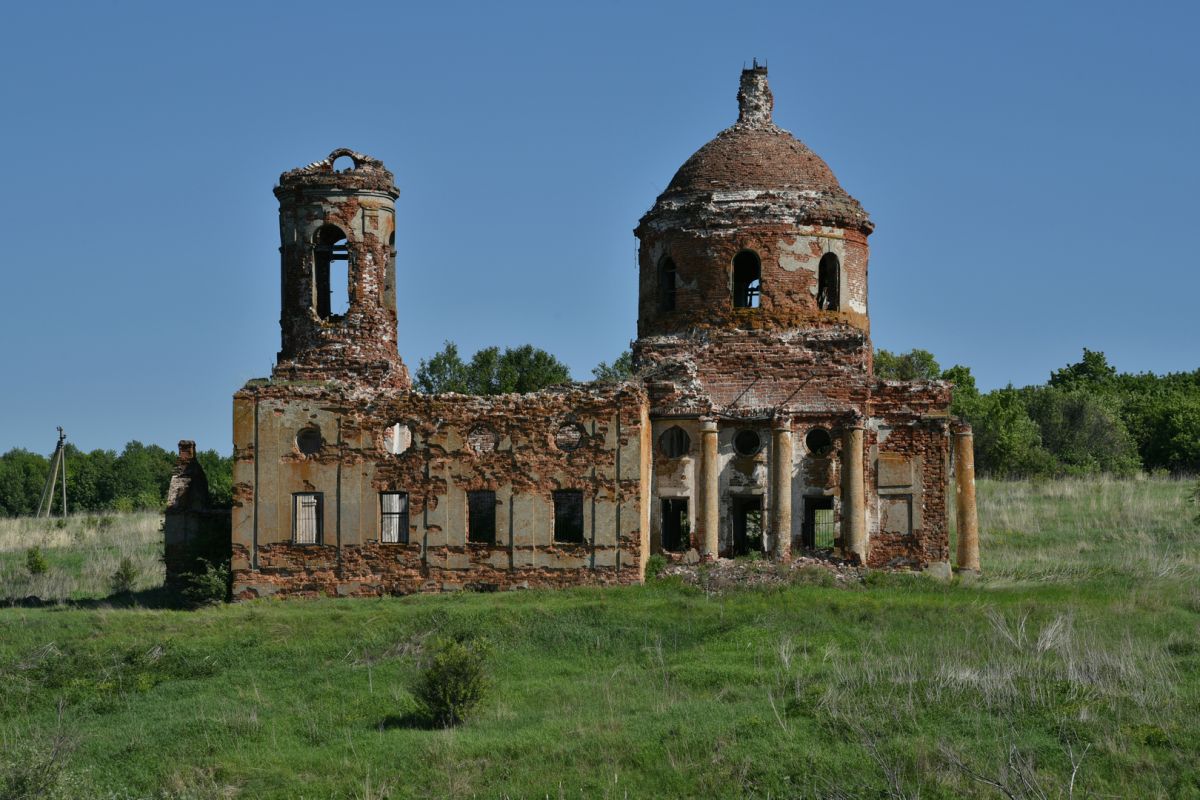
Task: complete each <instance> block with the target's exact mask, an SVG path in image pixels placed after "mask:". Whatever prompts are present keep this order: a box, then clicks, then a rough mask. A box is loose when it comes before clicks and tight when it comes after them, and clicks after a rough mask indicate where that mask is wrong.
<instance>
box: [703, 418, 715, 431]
mask: <svg viewBox="0 0 1200 800" xmlns="http://www.w3.org/2000/svg"><path fill="white" fill-rule="evenodd" d="M700 432H701V433H716V432H717V421H716V420H715V419H713V418H712V417H701V418H700Z"/></svg>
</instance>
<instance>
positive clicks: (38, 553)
mask: <svg viewBox="0 0 1200 800" xmlns="http://www.w3.org/2000/svg"><path fill="white" fill-rule="evenodd" d="M25 569H27V570H29V574H30V575H45V574H46V571H47V570H49V569H50V564H49V563H48V562H47V561H46V556H45V554H44V553H42V548H40V547H38V546H37V545H34V546H33V547H31V548H29V549H28V550H26V551H25Z"/></svg>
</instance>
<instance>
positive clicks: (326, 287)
mask: <svg viewBox="0 0 1200 800" xmlns="http://www.w3.org/2000/svg"><path fill="white" fill-rule="evenodd" d="M313 272H314V274H313V293H314V294H315V296H316V303H315V304H314V308H315V309H316V312H317V316H318V317H320V318H321V319H329V318H330V317H334V316H341V315H343V314H345V313H346V312H347V311H349V310H350V248H349V247H348V246H347V244H346V234H345V233H343V232H342V229H341V228H339V227H338V226H336V225H322V226H321V227H320V228H319V229H318V230H317V235H316V237H315V242H314V244H313Z"/></svg>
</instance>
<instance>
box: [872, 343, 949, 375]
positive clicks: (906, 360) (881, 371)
mask: <svg viewBox="0 0 1200 800" xmlns="http://www.w3.org/2000/svg"><path fill="white" fill-rule="evenodd" d="M941 375H942V368H941V367H940V366H938V362H937V359H936V358H934V357H933V353H931V352H929V351H928V350H920V349H914V350H909V351H908V352H907V353H900V354H896V353H893V352H891V351H890V350H882V349H880V350H876V351H875V377H876V378H879V379H880V380H889V381H932V380H937V379H938V378H940V377H941Z"/></svg>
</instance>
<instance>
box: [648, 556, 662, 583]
mask: <svg viewBox="0 0 1200 800" xmlns="http://www.w3.org/2000/svg"><path fill="white" fill-rule="evenodd" d="M666 568H667V559H666V557H665V556H663V555H662V554H661V553H655V554H654V555H652V556H650V557H649V558H648V559H646V580H648V581H652V580H654V579H655V578H657V577H658V576H659V575H662V571H663V570H664V569H666Z"/></svg>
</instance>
